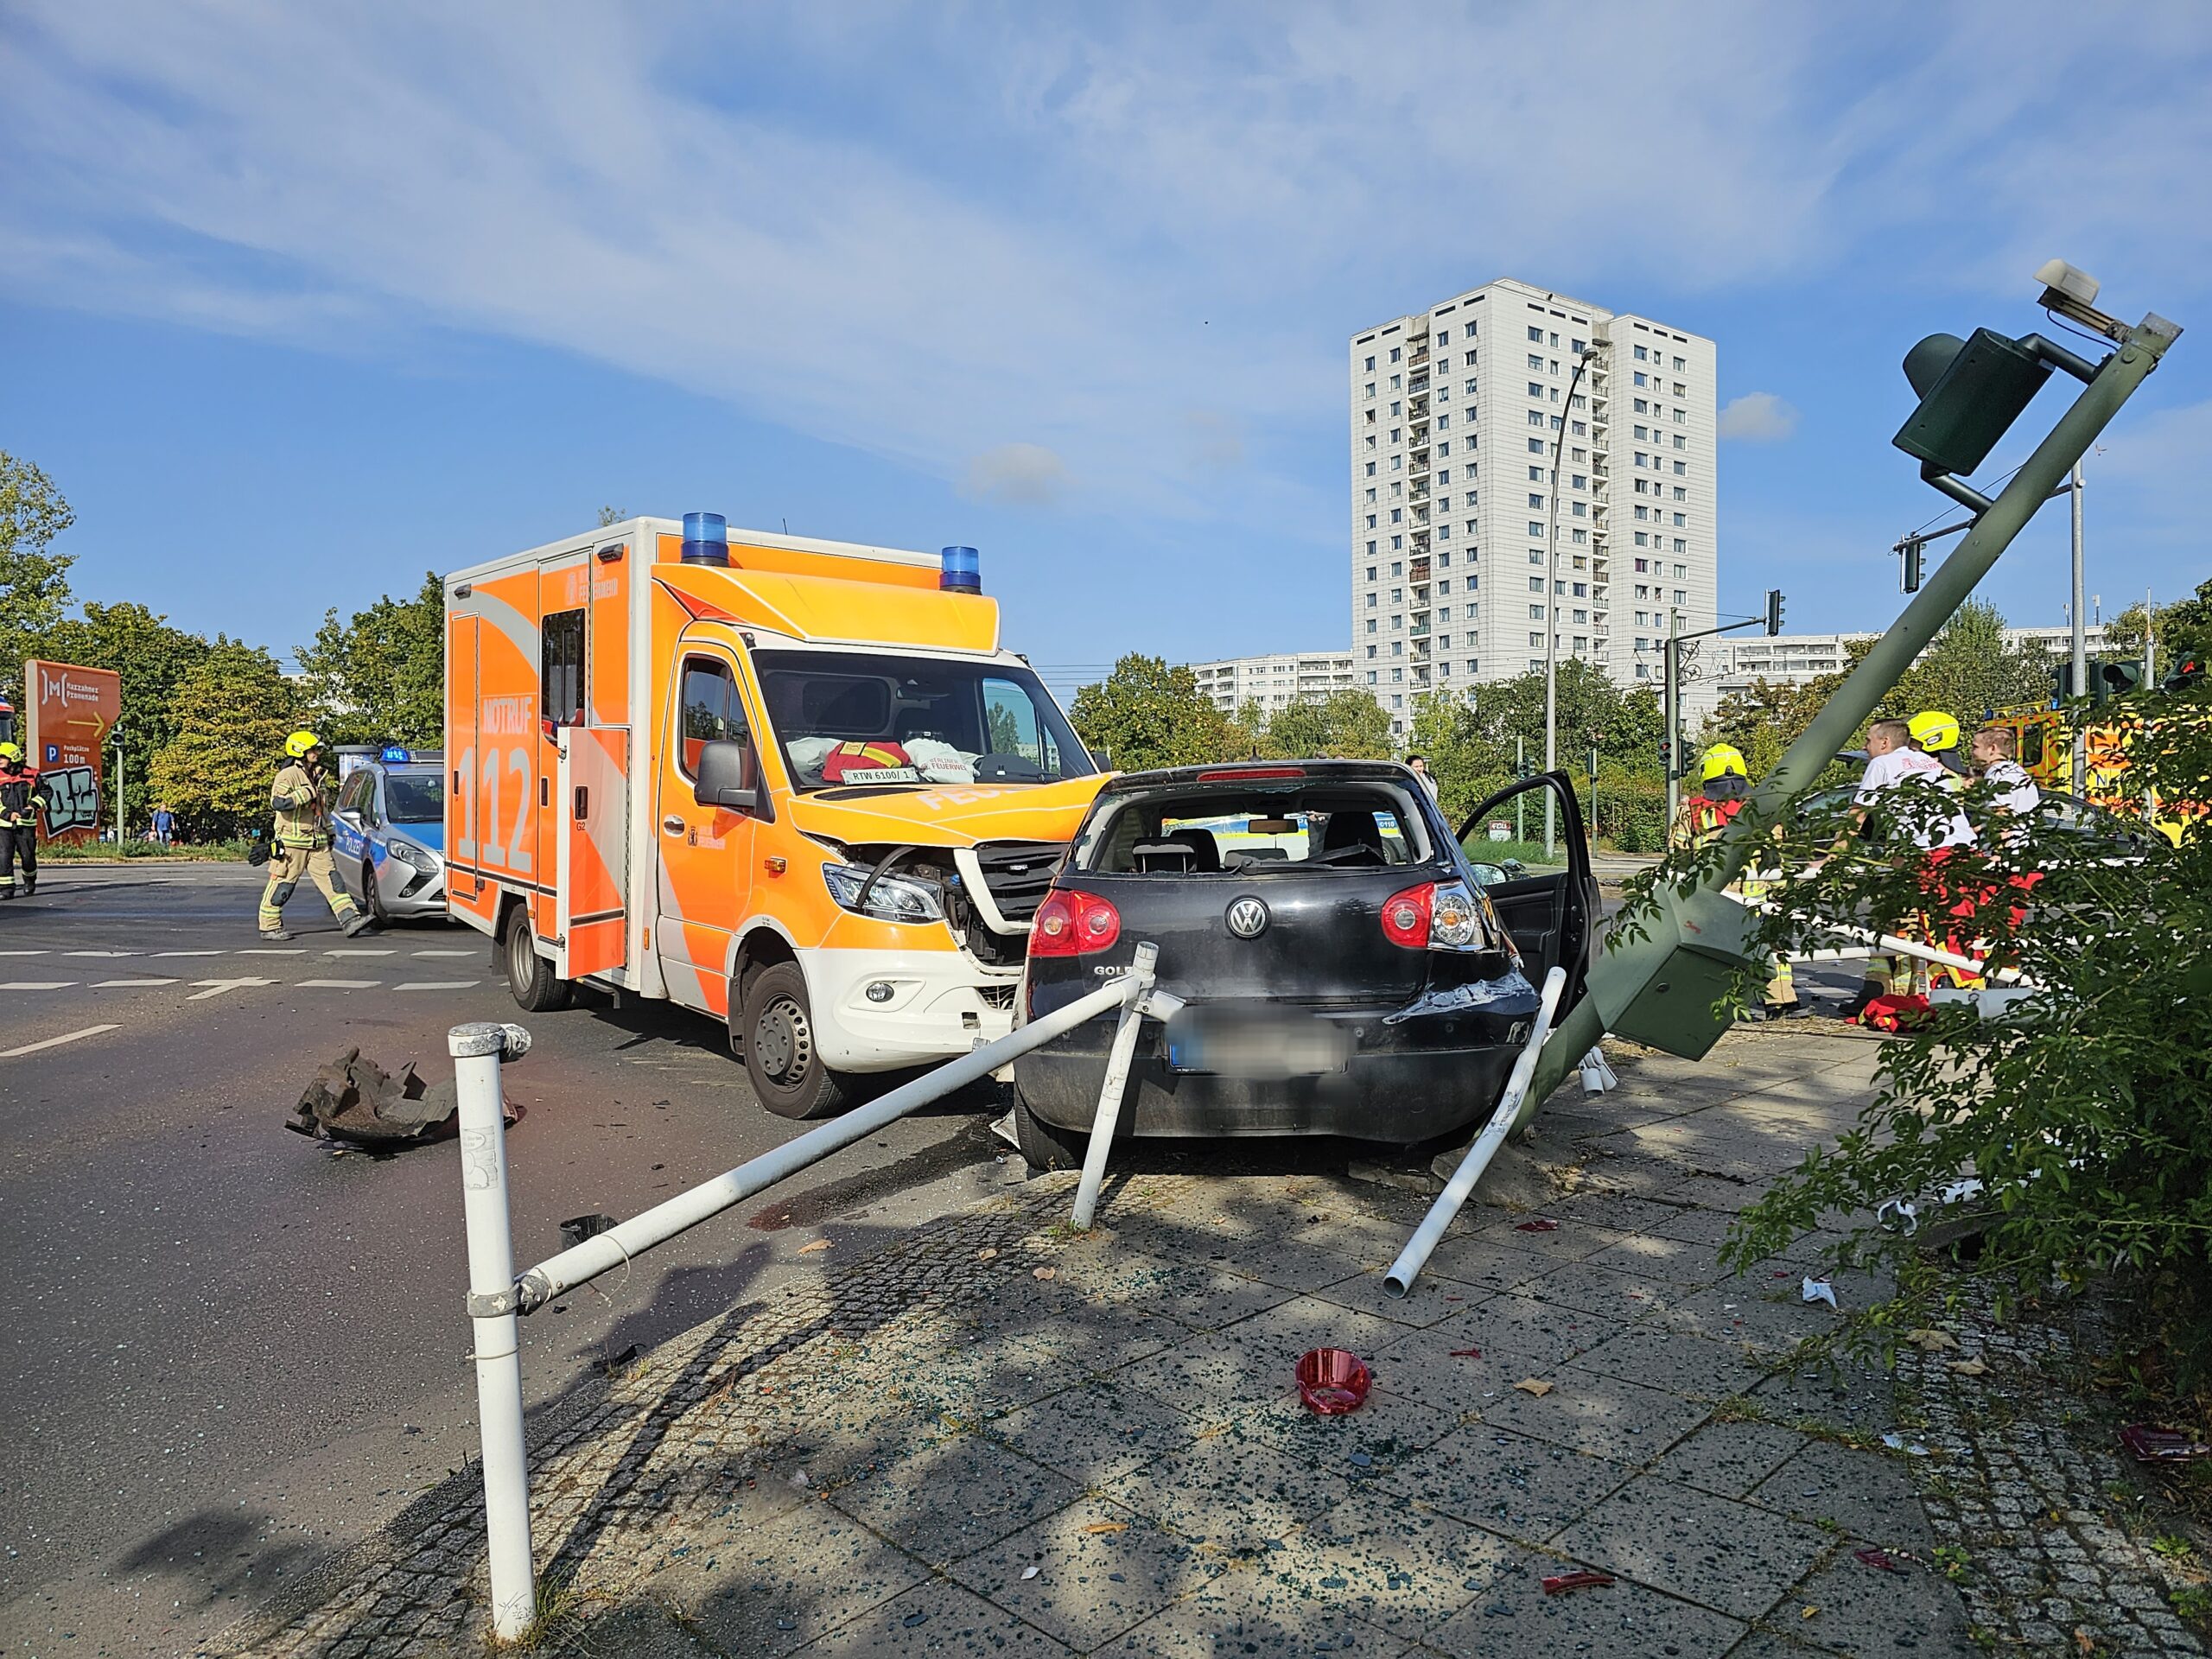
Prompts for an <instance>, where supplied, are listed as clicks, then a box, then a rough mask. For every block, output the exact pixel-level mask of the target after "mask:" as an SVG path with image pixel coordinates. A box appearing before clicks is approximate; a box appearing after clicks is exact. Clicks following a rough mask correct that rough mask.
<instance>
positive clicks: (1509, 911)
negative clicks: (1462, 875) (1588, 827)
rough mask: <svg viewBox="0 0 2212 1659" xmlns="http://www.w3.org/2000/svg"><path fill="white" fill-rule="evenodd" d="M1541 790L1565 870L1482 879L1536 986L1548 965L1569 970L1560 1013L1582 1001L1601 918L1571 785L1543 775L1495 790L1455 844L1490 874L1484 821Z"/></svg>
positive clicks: (1559, 776)
mask: <svg viewBox="0 0 2212 1659" xmlns="http://www.w3.org/2000/svg"><path fill="white" fill-rule="evenodd" d="M1545 789H1548V790H1550V791H1552V792H1553V794H1554V795H1555V796H1556V797H1557V800H1556V801H1555V803H1554V807H1555V810H1556V811H1557V813H1558V824H1559V829H1560V842H1561V844H1562V846H1563V848H1564V850H1565V851H1566V854H1567V868H1565V869H1564V870H1560V871H1547V872H1545V873H1544V874H1522V875H1516V876H1513V877H1511V878H1510V880H1509V879H1501V880H1492V881H1487V882H1485V883H1484V887H1483V891H1484V893H1487V894H1489V895H1490V901H1491V906H1493V907H1494V908H1495V909H1496V910H1497V919H1498V920H1499V921H1501V922H1503V924H1504V925H1505V931H1507V932H1509V933H1510V934H1511V935H1512V936H1513V943H1514V944H1516V945H1517V946H1519V947H1520V950H1521V959H1522V965H1523V967H1524V968H1525V969H1526V970H1527V973H1528V976H1529V978H1530V979H1531V980H1533V981H1534V982H1535V983H1537V984H1539V985H1541V984H1542V983H1543V982H1544V976H1545V975H1546V974H1547V973H1548V972H1549V971H1550V970H1551V969H1553V968H1554V967H1560V968H1564V969H1567V989H1566V991H1565V993H1564V994H1563V995H1561V997H1560V1005H1559V1011H1560V1013H1561V1014H1565V1013H1566V1012H1567V1009H1569V1008H1571V1007H1573V1006H1574V1005H1575V1004H1576V1003H1577V1002H1579V1001H1581V999H1582V986H1583V982H1584V980H1585V979H1586V978H1587V977H1588V976H1589V972H1590V952H1591V948H1592V944H1593V942H1594V941H1595V939H1596V938H1597V932H1598V916H1599V908H1598V880H1597V878H1596V877H1595V876H1593V875H1592V874H1591V873H1590V842H1589V839H1588V837H1587V836H1585V835H1584V834H1583V832H1582V806H1581V804H1580V802H1579V801H1577V800H1576V799H1575V797H1574V785H1573V784H1571V783H1569V782H1568V781H1567V774H1566V773H1565V772H1540V773H1538V774H1537V775H1536V776H1535V777H1534V778H1530V779H1526V780H1525V781H1523V782H1521V783H1517V784H1516V785H1513V787H1512V788H1510V789H1505V790H1501V791H1498V792H1497V794H1495V795H1493V796H1491V798H1490V799H1488V800H1486V801H1484V803H1483V804H1481V805H1480V806H1478V807H1477V808H1476V809H1475V810H1473V811H1472V812H1471V813H1469V814H1468V815H1467V818H1466V821H1465V823H1462V824H1460V826H1459V845H1460V846H1461V847H1462V848H1464V849H1465V851H1466V854H1467V857H1468V859H1469V860H1470V861H1471V862H1472V863H1473V864H1474V865H1475V866H1476V867H1477V869H1478V873H1482V874H1487V873H1488V871H1487V870H1484V865H1485V864H1486V863H1487V862H1488V861H1486V860H1485V858H1484V849H1485V848H1486V847H1487V846H1488V845H1489V842H1488V840H1487V839H1486V836H1485V830H1484V826H1485V825H1487V824H1488V823H1490V821H1491V819H1492V818H1493V817H1499V816H1501V814H1500V813H1499V810H1498V809H1499V808H1500V807H1503V806H1508V805H1510V804H1511V802H1512V800H1513V798H1514V797H1515V796H1516V795H1519V794H1522V793H1524V792H1526V791H1531V790H1545ZM1531 807H1532V810H1535V809H1538V808H1539V807H1540V804H1539V803H1531ZM1503 816H1507V817H1510V813H1507V814H1504V815H1503ZM1488 869H1489V870H1497V871H1498V873H1499V874H1500V876H1501V877H1503V875H1504V872H1503V869H1502V868H1501V867H1499V866H1497V865H1496V864H1489V865H1488Z"/></svg>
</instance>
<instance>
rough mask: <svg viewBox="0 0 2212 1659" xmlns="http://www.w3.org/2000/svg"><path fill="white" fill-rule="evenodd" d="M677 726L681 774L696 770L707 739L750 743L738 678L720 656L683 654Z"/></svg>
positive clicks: (709, 741) (689, 776)
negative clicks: (739, 693)
mask: <svg viewBox="0 0 2212 1659" xmlns="http://www.w3.org/2000/svg"><path fill="white" fill-rule="evenodd" d="M677 733H678V735H679V737H680V739H681V749H680V753H681V755H682V760H681V761H680V763H679V764H680V765H681V766H682V768H683V775H684V776H685V777H687V778H696V776H698V772H699V751H700V750H701V749H702V748H704V747H706V746H707V745H708V744H709V743H721V742H733V743H750V742H751V741H753V734H752V732H751V731H750V730H749V729H748V728H747V726H746V723H745V705H744V704H743V703H742V702H740V701H739V699H738V694H737V678H736V676H735V675H734V674H733V673H732V672H731V671H730V666H729V664H728V663H726V662H724V661H722V659H721V658H719V657H686V658H684V659H683V679H682V682H681V685H680V689H679V691H678V706H677Z"/></svg>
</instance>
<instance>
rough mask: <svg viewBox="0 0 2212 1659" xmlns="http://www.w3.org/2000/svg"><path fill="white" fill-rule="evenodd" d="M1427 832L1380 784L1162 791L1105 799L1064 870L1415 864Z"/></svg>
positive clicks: (1280, 869)
mask: <svg viewBox="0 0 2212 1659" xmlns="http://www.w3.org/2000/svg"><path fill="white" fill-rule="evenodd" d="M1430 856H1431V852H1430V849H1429V844H1428V836H1427V830H1426V829H1425V828H1424V827H1423V825H1422V823H1421V815H1420V814H1419V813H1418V812H1416V811H1415V810H1414V808H1413V805H1412V803H1411V802H1410V801H1408V799H1407V798H1406V797H1405V796H1404V794H1403V793H1402V792H1401V791H1398V790H1395V789H1393V788H1391V787H1389V785H1383V784H1363V785H1344V784H1333V785H1326V786H1316V787H1310V788H1309V787H1291V788H1287V789H1265V788H1255V787H1251V786H1249V785H1248V786H1245V787H1243V788H1238V789H1228V790H1224V789H1218V788H1217V789H1211V790H1207V789H1187V790H1180V791H1169V790H1163V791H1160V792H1158V793H1156V794H1143V795H1132V796H1130V797H1128V798H1126V799H1122V800H1119V801H1115V800H1111V799H1109V800H1108V801H1105V802H1102V803H1101V804H1100V810H1099V811H1098V813H1097V815H1096V817H1093V818H1092V820H1091V821H1090V823H1089V824H1088V825H1087V826H1086V827H1085V829H1084V833H1083V836H1082V839H1081V840H1080V841H1079V842H1077V845H1076V849H1075V853H1074V860H1073V862H1074V866H1075V868H1077V869H1079V870H1093V871H1096V872H1099V873H1100V874H1108V875H1150V874H1160V875H1238V876H1245V877H1249V876H1254V875H1267V874H1276V873H1292V872H1301V871H1303V872H1310V873H1325V872H1327V871H1331V870H1373V869H1383V868H1389V867H1390V866H1394V865H1401V864H1419V863H1425V862H1427V860H1428V859H1429V857H1430Z"/></svg>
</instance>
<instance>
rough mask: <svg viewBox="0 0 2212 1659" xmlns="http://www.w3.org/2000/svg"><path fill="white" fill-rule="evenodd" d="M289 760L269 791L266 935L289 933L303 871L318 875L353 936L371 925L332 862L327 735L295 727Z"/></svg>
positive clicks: (264, 905)
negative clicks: (272, 829) (273, 828)
mask: <svg viewBox="0 0 2212 1659" xmlns="http://www.w3.org/2000/svg"><path fill="white" fill-rule="evenodd" d="M284 755H285V760H284V765H283V768H282V769H281V770H280V771H279V772H277V782H276V785H275V786H274V787H273V788H272V789H271V790H270V792H269V806H270V810H271V811H273V812H275V813H276V815H277V835H276V841H275V844H274V845H273V846H272V847H271V848H270V853H269V886H268V888H267V889H266V890H265V891H264V893H262V895H261V918H260V919H261V937H262V938H264V939H289V938H291V937H292V936H291V935H290V934H289V933H287V932H286V931H284V906H285V905H286V904H287V903H289V901H290V899H291V897H292V890H293V888H295V887H297V886H298V885H299V880H300V878H301V877H302V875H304V876H308V877H309V878H310V879H312V880H313V881H314V882H315V886H316V887H317V888H319V889H320V890H321V893H322V896H323V898H324V899H325V900H326V901H327V902H328V904H329V906H330V913H331V914H332V915H334V916H335V917H337V918H338V925H339V927H340V929H341V930H342V931H344V932H345V934H346V937H347V938H352V937H353V935H354V934H356V933H359V931H361V930H362V929H363V928H365V927H366V926H367V925H369V918H367V917H365V916H364V915H362V914H361V912H360V911H359V910H358V909H357V908H356V907H355V906H354V904H353V899H350V898H349V897H347V896H346V890H345V889H344V888H343V887H340V886H339V885H338V879H337V875H336V874H335V872H334V871H333V870H332V868H331V865H330V794H329V784H328V782H327V779H326V778H325V775H324V773H323V770H322V740H321V738H319V737H317V736H316V735H315V734H314V733H313V732H304V731H302V732H294V733H293V734H291V735H290V736H289V737H288V738H286V739H285V740H284Z"/></svg>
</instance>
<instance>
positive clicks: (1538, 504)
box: [1529, 492, 1544, 512]
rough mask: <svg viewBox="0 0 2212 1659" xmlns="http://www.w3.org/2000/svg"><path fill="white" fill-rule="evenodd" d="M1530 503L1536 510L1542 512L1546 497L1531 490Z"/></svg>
mask: <svg viewBox="0 0 2212 1659" xmlns="http://www.w3.org/2000/svg"><path fill="white" fill-rule="evenodd" d="M1529 506H1530V508H1531V509H1533V510H1534V511H1535V512H1542V511H1543V510H1544V498H1543V497H1542V496H1541V495H1538V494H1535V493H1534V492H1531V493H1530V494H1529Z"/></svg>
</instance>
